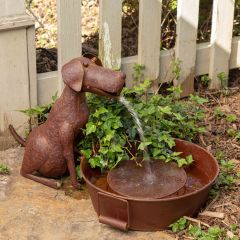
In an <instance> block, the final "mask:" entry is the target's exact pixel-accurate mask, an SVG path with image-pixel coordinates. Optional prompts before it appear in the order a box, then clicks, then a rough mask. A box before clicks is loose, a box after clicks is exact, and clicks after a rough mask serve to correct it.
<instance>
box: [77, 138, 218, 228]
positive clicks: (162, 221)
mask: <svg viewBox="0 0 240 240" xmlns="http://www.w3.org/2000/svg"><path fill="white" fill-rule="evenodd" d="M176 151H178V152H182V156H187V155H189V154H192V156H193V159H194V163H193V164H192V166H191V167H190V168H188V169H186V172H187V182H186V184H185V186H184V187H183V188H182V189H180V190H179V191H178V192H177V193H175V194H173V195H171V196H168V197H166V198H161V199H154V198H152V199H149V198H147V199H142V198H140V199H139V198H134V197H126V196H121V195H118V194H115V193H112V192H111V191H108V187H107V186H105V185H104V184H102V187H100V186H99V187H97V186H96V185H95V183H96V181H97V179H99V178H100V177H101V172H100V171H99V170H97V169H91V168H90V166H89V165H88V163H87V161H86V160H83V161H82V163H81V171H82V175H83V178H84V180H85V181H86V184H87V187H88V190H89V193H90V196H91V200H92V204H93V207H94V209H95V211H96V213H97V214H98V216H99V217H100V221H101V222H103V223H105V224H108V225H111V226H113V227H117V228H119V229H122V230H123V229H124V228H123V227H122V226H127V227H126V229H125V230H128V229H132V230H143V231H154V230H160V229H167V228H168V226H169V225H170V224H171V223H173V222H174V221H176V220H178V219H179V218H180V217H182V216H185V215H186V216H193V215H194V214H196V213H197V211H198V210H199V209H200V207H201V206H202V205H203V204H204V203H205V201H206V200H207V197H208V193H209V190H210V188H211V186H212V184H213V183H214V181H215V180H216V178H217V175H218V173H219V167H218V164H217V161H216V160H215V159H214V157H213V156H212V155H211V154H210V153H208V152H207V151H206V150H204V149H203V148H201V147H199V146H197V145H195V144H193V143H190V142H186V141H183V140H178V139H177V140H176ZM193 179H194V181H193ZM99 194H103V195H106V196H108V199H107V201H106V199H105V198H99ZM118 199H121V200H125V201H127V202H128V206H129V210H128V214H129V215H128V216H127V218H126V212H127V210H126V207H124V206H123V202H121V201H119V200H118ZM111 201H112V202H111ZM125 206H126V204H125ZM99 208H106V209H107V210H105V211H104V214H102V213H101V214H100V213H99ZM110 210H111V212H109V211H110ZM100 212H101V211H100ZM124 214H125V215H124ZM102 216H104V217H102ZM114 216H119V217H114ZM122 216H125V217H122ZM102 218H104V219H107V220H105V221H104V220H102ZM126 219H127V220H126Z"/></svg>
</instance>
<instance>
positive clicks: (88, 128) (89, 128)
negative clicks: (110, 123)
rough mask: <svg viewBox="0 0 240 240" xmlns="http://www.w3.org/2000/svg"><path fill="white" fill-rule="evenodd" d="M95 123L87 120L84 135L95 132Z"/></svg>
mask: <svg viewBox="0 0 240 240" xmlns="http://www.w3.org/2000/svg"><path fill="white" fill-rule="evenodd" d="M96 129H97V127H96V125H95V124H94V123H93V122H88V123H87V124H86V135H89V134H91V133H94V132H96Z"/></svg>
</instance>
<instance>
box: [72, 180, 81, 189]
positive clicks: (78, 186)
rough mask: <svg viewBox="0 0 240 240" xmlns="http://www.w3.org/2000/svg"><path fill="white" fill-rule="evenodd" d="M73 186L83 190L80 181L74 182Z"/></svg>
mask: <svg viewBox="0 0 240 240" xmlns="http://www.w3.org/2000/svg"><path fill="white" fill-rule="evenodd" d="M72 186H73V187H74V188H76V189H78V190H80V189H81V184H80V183H79V182H78V181H72Z"/></svg>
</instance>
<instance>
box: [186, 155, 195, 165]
mask: <svg viewBox="0 0 240 240" xmlns="http://www.w3.org/2000/svg"><path fill="white" fill-rule="evenodd" d="M186 161H187V164H191V163H193V162H194V160H193V157H192V155H188V156H187V157H186Z"/></svg>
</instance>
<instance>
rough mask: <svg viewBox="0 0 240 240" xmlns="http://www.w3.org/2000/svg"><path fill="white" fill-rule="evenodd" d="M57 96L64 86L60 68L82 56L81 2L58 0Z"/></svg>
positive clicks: (78, 0) (79, 0)
mask: <svg viewBox="0 0 240 240" xmlns="http://www.w3.org/2000/svg"><path fill="white" fill-rule="evenodd" d="M57 15H58V73H59V74H58V81H59V82H58V95H59V94H61V92H62V90H63V87H64V84H63V81H62V75H61V69H62V66H63V65H64V64H65V63H67V62H68V61H70V60H71V59H73V58H76V57H80V56H81V54H82V36H81V0H71V1H69V0H58V1H57Z"/></svg>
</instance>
